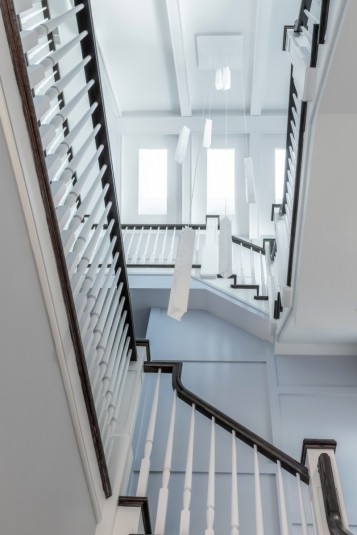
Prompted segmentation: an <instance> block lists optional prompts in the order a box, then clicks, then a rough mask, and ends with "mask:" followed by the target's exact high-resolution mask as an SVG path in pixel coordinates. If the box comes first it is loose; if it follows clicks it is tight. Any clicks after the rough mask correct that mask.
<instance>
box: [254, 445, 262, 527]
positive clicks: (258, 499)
mask: <svg viewBox="0 0 357 535" xmlns="http://www.w3.org/2000/svg"><path fill="white" fill-rule="evenodd" d="M254 489H255V526H256V530H255V533H256V535H264V524H263V507H262V493H261V488H260V473H259V460H258V448H257V446H256V445H254Z"/></svg>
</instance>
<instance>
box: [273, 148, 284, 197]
mask: <svg viewBox="0 0 357 535" xmlns="http://www.w3.org/2000/svg"><path fill="white" fill-rule="evenodd" d="M285 154H286V150H285V149H275V202H276V203H281V202H282V200H283V193H284V171H285Z"/></svg>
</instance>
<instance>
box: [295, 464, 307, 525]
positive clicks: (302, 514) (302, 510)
mask: <svg viewBox="0 0 357 535" xmlns="http://www.w3.org/2000/svg"><path fill="white" fill-rule="evenodd" d="M296 483H297V488H298V496H299V510H300V520H301V529H302V535H307V524H306V516H305V507H304V501H303V498H302V491H301V480H300V475H299V474H296Z"/></svg>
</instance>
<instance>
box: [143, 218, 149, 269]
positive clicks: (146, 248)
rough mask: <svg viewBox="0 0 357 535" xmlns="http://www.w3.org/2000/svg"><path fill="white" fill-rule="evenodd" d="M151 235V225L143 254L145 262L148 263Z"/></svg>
mask: <svg viewBox="0 0 357 535" xmlns="http://www.w3.org/2000/svg"><path fill="white" fill-rule="evenodd" d="M150 236H151V227H150V228H149V232H148V237H147V238H146V244H145V249H144V254H143V264H145V263H146V259H147V256H148V249H149V242H150Z"/></svg>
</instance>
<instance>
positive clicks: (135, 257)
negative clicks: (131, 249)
mask: <svg viewBox="0 0 357 535" xmlns="http://www.w3.org/2000/svg"><path fill="white" fill-rule="evenodd" d="M143 234H144V227H142V228H141V232H140V236H139V239H138V243H137V246H136V249H135V253H134V256H133V260H132V264H138V258H140V257H139V251H140V245H141V242H142V239H143Z"/></svg>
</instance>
